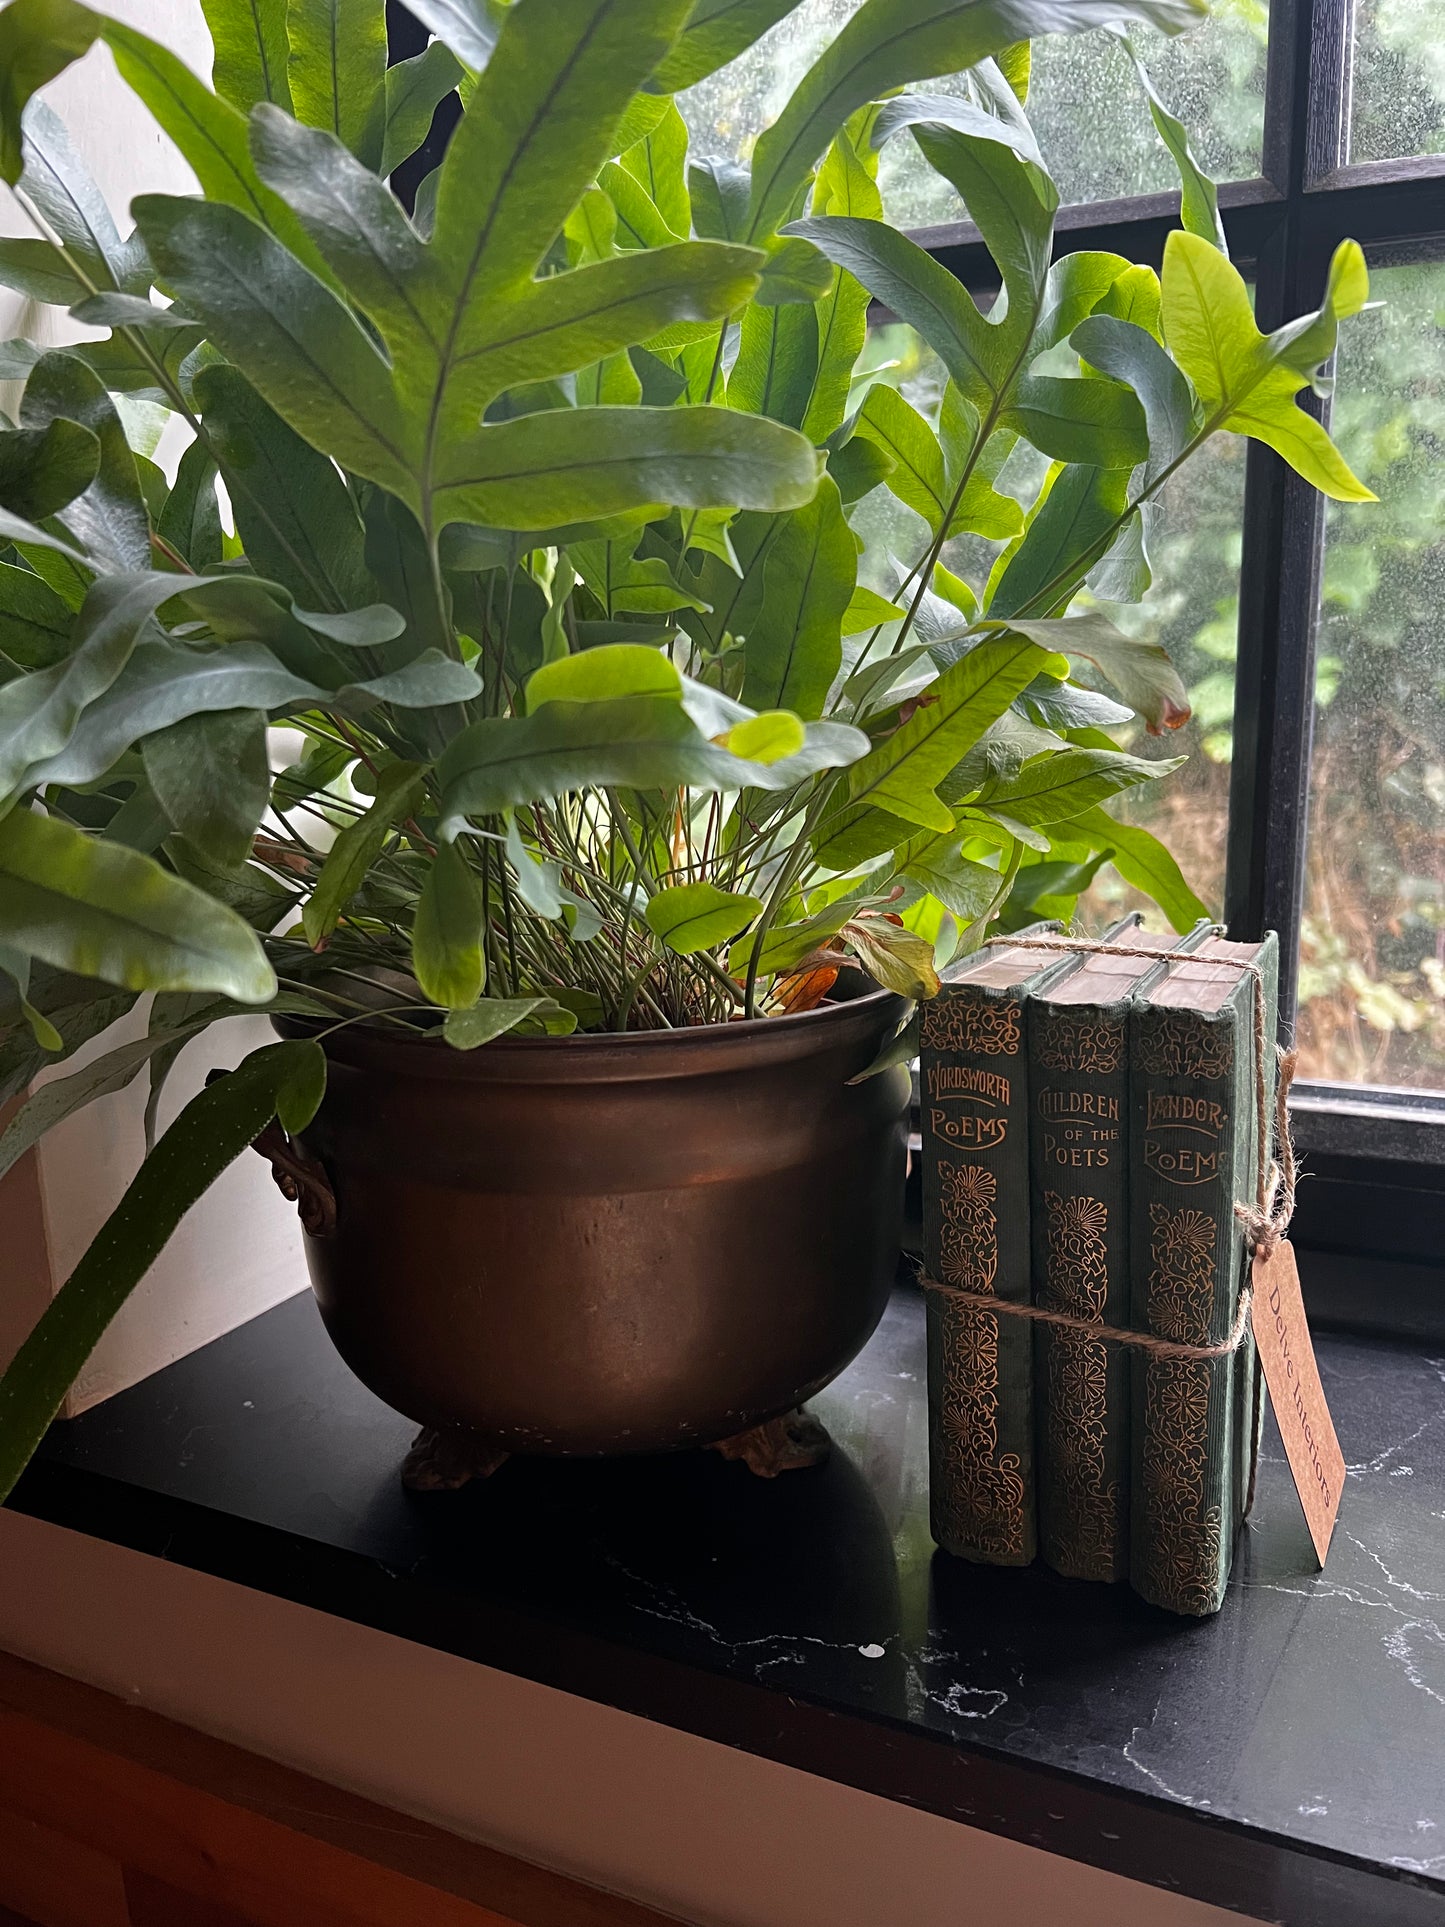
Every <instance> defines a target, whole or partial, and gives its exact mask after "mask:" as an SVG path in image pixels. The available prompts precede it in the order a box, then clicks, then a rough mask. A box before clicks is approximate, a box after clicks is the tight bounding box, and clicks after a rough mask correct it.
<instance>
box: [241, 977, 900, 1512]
mask: <svg viewBox="0 0 1445 1927" xmlns="http://www.w3.org/2000/svg"><path fill="white" fill-rule="evenodd" d="M902 1013H903V1005H902V1003H901V1001H900V999H898V998H897V997H894V996H891V995H889V994H888V993H886V992H876V993H873V994H870V995H867V996H864V997H860V998H857V999H856V1000H853V1001H851V1002H846V1003H841V1004H837V1005H832V1006H824V1007H822V1008H820V1009H818V1010H816V1011H811V1012H808V1013H807V1014H805V1015H802V1016H797V1017H783V1018H773V1019H768V1020H764V1021H760V1022H756V1023H737V1024H728V1025H722V1026H716V1027H706V1028H703V1027H700V1028H697V1029H693V1030H681V1031H660V1032H643V1033H639V1034H635V1035H625V1036H617V1035H612V1036H606V1035H603V1036H583V1037H570V1038H535V1039H531V1038H528V1039H515V1040H513V1039H501V1040H498V1041H497V1042H495V1043H492V1044H488V1045H486V1046H485V1047H484V1048H482V1049H480V1050H478V1051H475V1052H472V1053H469V1054H466V1055H463V1054H462V1053H460V1052H457V1051H453V1050H450V1049H448V1048H447V1047H446V1046H445V1045H443V1044H442V1043H440V1041H435V1042H433V1041H432V1040H426V1041H418V1042H411V1041H410V1040H406V1039H393V1038H390V1037H387V1036H384V1035H382V1034H379V1033H377V1032H372V1033H370V1034H367V1033H366V1032H364V1031H362V1030H361V1029H359V1028H356V1029H351V1030H345V1031H341V1032H338V1033H336V1034H334V1035H333V1036H332V1037H330V1038H328V1039H327V1042H326V1051H327V1058H328V1062H329V1075H328V1082H327V1091H326V1098H325V1101H324V1103H323V1104H322V1106H321V1109H320V1111H319V1112H318V1114H317V1116H316V1118H315V1119H314V1121H313V1122H312V1123H311V1125H310V1126H308V1128H307V1130H306V1132H305V1133H304V1135H303V1137H302V1138H301V1139H300V1140H298V1141H297V1143H296V1144H295V1145H292V1146H289V1147H288V1146H286V1145H285V1144H284V1141H282V1142H279V1143H278V1141H277V1139H276V1138H275V1136H274V1134H273V1136H272V1139H271V1141H270V1142H269V1143H268V1144H266V1145H264V1146H258V1148H265V1149H267V1150H268V1151H269V1152H271V1153H272V1155H273V1162H274V1163H275V1165H276V1169H277V1177H278V1179H279V1180H281V1181H282V1183H283V1187H284V1188H286V1189H288V1191H289V1193H290V1195H293V1196H294V1195H296V1193H297V1190H298V1189H299V1191H300V1194H301V1203H302V1216H303V1221H304V1222H305V1223H306V1224H307V1226H308V1233H307V1237H306V1258H307V1263H308V1265H309V1267H310V1272H311V1282H312V1286H313V1288H314V1290H315V1293H316V1298H317V1302H318V1304H319V1305H320V1308H321V1314H322V1317H323V1318H324V1320H325V1322H326V1326H327V1330H328V1331H329V1332H330V1334H331V1337H332V1339H333V1341H334V1342H335V1345H336V1348H337V1350H338V1351H339V1352H340V1353H341V1355H342V1357H343V1358H344V1359H345V1360H346V1362H347V1364H348V1365H349V1366H350V1367H351V1369H352V1370H353V1371H354V1372H355V1373H356V1375H357V1377H358V1378H360V1379H361V1380H362V1381H363V1383H365V1384H366V1385H368V1386H369V1387H370V1388H371V1390H372V1391H374V1392H375V1393H377V1395H378V1396H379V1397H380V1398H383V1399H384V1400H385V1401H386V1402H387V1404H389V1405H391V1406H394V1407H395V1408H396V1410H398V1411H400V1412H404V1413H405V1414H407V1415H408V1416H409V1417H411V1418H414V1419H416V1420H418V1421H419V1422H420V1423H422V1424H423V1425H426V1426H428V1427H435V1428H438V1429H439V1430H441V1431H442V1432H443V1433H450V1432H451V1431H452V1430H453V1429H454V1428H461V1431H462V1432H463V1433H464V1434H468V1435H470V1436H471V1439H472V1441H473V1442H474V1444H475V1446H476V1448H477V1455H476V1456H477V1458H478V1459H479V1460H480V1461H481V1464H479V1465H476V1466H473V1467H471V1468H470V1469H473V1470H475V1469H485V1461H486V1459H487V1458H488V1457H489V1456H491V1457H493V1458H494V1459H495V1458H499V1457H500V1456H501V1455H503V1454H507V1453H515V1452H521V1453H542V1454H556V1455H565V1454H610V1453H626V1452H647V1451H658V1450H664V1449H668V1448H672V1447H678V1446H687V1445H703V1444H710V1443H714V1442H717V1441H720V1440H726V1439H730V1438H732V1437H734V1436H735V1435H737V1434H739V1433H743V1432H746V1431H748V1430H749V1429H750V1428H752V1427H755V1426H759V1425H763V1424H765V1423H766V1422H767V1421H770V1420H773V1419H776V1418H778V1417H779V1416H780V1415H782V1414H784V1413H788V1412H790V1411H791V1410H792V1409H793V1408H794V1407H796V1406H797V1405H798V1404H799V1402H800V1401H801V1400H803V1399H805V1398H807V1397H808V1396H809V1395H810V1394H811V1393H813V1392H816V1391H818V1390H820V1389H821V1388H822V1387H823V1386H824V1385H826V1384H827V1383H828V1382H829V1381H830V1380H831V1379H833V1378H834V1377H836V1376H837V1374H838V1373H839V1372H840V1371H842V1370H843V1368H844V1367H845V1366H846V1365H847V1364H849V1363H850V1362H851V1360H852V1359H853V1358H854V1357H855V1356H856V1355H857V1353H858V1352H859V1351H860V1350H861V1349H862V1347H863V1345H864V1344H866V1342H867V1340H868V1339H869V1337H870V1336H871V1335H872V1333H873V1330H874V1328H875V1326H876V1325H877V1323H878V1320H879V1318H880V1317H881V1316H882V1312H883V1308H884V1305H885V1303H886V1301H887V1298H888V1292H889V1287H890V1284H891V1282H892V1279H893V1275H894V1269H895V1265H896V1262H897V1256H898V1250H899V1240H900V1234H901V1218H902V1206H903V1175H904V1159H905V1115H906V1110H907V1104H908V1075H907V1072H906V1071H904V1070H902V1069H895V1070H892V1071H889V1072H885V1073H884V1074H882V1075H880V1076H877V1077H874V1078H871V1079H869V1080H868V1081H867V1082H866V1083H863V1084H860V1085H855V1086H849V1084H848V1082H847V1080H848V1078H849V1077H851V1076H852V1075H853V1074H854V1073H855V1072H857V1071H859V1070H861V1069H862V1068H863V1067H864V1066H865V1065H866V1064H867V1063H869V1061H870V1060H871V1059H872V1058H873V1057H874V1056H875V1055H876V1054H877V1052H878V1050H879V1049H880V1048H881V1047H882V1045H883V1044H884V1043H885V1042H886V1041H887V1039H888V1037H889V1036H890V1035H891V1034H892V1032H893V1030H894V1029H895V1028H896V1026H897V1024H898V1022H899V1020H900V1017H901V1016H902ZM281 1027H282V1028H284V1029H286V1030H287V1031H288V1032H295V1031H298V1030H299V1029H301V1026H297V1025H293V1024H291V1023H287V1024H285V1025H284V1026H281ZM421 1482H423V1483H459V1482H460V1480H459V1479H451V1478H446V1477H433V1478H430V1479H424V1480H422V1481H421Z"/></svg>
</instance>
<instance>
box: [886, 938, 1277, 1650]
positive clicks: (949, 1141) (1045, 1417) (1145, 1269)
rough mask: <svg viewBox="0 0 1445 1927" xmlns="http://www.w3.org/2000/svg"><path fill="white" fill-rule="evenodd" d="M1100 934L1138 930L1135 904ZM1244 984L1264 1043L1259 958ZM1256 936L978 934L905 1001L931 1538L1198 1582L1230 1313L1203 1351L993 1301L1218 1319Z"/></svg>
mask: <svg viewBox="0 0 1445 1927" xmlns="http://www.w3.org/2000/svg"><path fill="white" fill-rule="evenodd" d="M1104 941H1107V942H1108V943H1109V944H1110V945H1111V946H1112V947H1113V949H1114V950H1117V949H1118V948H1121V947H1122V948H1123V949H1125V950H1131V949H1132V950H1140V951H1149V950H1155V949H1158V948H1160V947H1161V939H1159V938H1158V937H1155V936H1151V935H1149V934H1147V933H1145V932H1143V931H1141V930H1139V929H1138V927H1137V921H1136V920H1130V921H1129V922H1128V923H1127V924H1126V925H1125V926H1122V927H1116V928H1115V929H1114V930H1112V931H1109V932H1108V933H1106V938H1105V939H1104ZM1256 971H1258V972H1259V973H1261V975H1262V978H1263V987H1264V1010H1265V1026H1264V1036H1263V1039H1262V1042H1263V1047H1264V1048H1263V1054H1262V1058H1261V1056H1260V1054H1259V1053H1258V1049H1257V1046H1258V1043H1259V1042H1260V1041H1261V1040H1257V1038H1256V1034H1255V1031H1256V1026H1255V998H1256V982H1255V972H1256ZM1277 972H1278V946H1277V944H1276V941H1275V938H1274V937H1273V935H1269V936H1266V937H1265V938H1264V940H1263V941H1262V942H1260V943H1250V944H1241V943H1230V942H1227V941H1226V940H1225V939H1223V938H1221V937H1219V936H1216V935H1213V934H1211V932H1210V928H1209V926H1208V925H1201V926H1200V927H1199V928H1198V929H1196V930H1194V931H1191V932H1190V933H1189V934H1188V935H1186V936H1184V937H1182V938H1179V939H1178V940H1176V941H1175V943H1174V944H1173V946H1172V955H1171V956H1169V957H1168V958H1163V959H1161V958H1158V957H1155V956H1150V955H1137V956H1130V955H1119V954H1113V953H1112V952H1111V951H1104V952H1090V951H1088V950H1084V949H1074V948H1070V947H1068V946H1066V945H1064V944H1060V945H1059V946H1058V947H1057V948H1048V947H1045V948H1041V947H1038V945H1037V943H1034V944H1030V945H1029V946H1027V947H1025V946H1019V947H1012V946H1010V945H1008V944H1006V943H999V944H995V945H992V946H990V947H989V948H988V949H986V950H984V951H982V952H980V953H978V954H977V955H976V956H974V957H972V958H970V959H968V960H967V961H966V962H965V963H963V964H962V965H960V966H959V967H957V968H956V969H954V970H952V971H950V972H948V973H947V974H946V976H945V981H944V986H943V989H942V991H941V992H940V994H939V996H938V997H937V998H936V999H934V1000H933V1001H932V1002H931V1003H930V1004H928V1005H927V1006H925V1009H924V1016H923V1039H922V1057H921V1063H920V1081H921V1095H922V1139H923V1198H924V1211H923V1222H924V1268H925V1272H926V1274H927V1277H928V1280H929V1283H930V1288H929V1290H928V1292H927V1300H928V1380H929V1417H930V1434H929V1440H930V1465H931V1494H932V1523H933V1534H934V1538H935V1539H936V1540H937V1541H938V1543H939V1545H940V1546H941V1547H942V1548H943V1549H944V1550H945V1551H946V1552H950V1553H954V1554H957V1555H958V1556H960V1557H962V1558H966V1559H976V1560H983V1561H986V1562H989V1563H991V1564H999V1565H1027V1564H1028V1563H1029V1562H1030V1561H1031V1560H1032V1559H1034V1558H1035V1556H1042V1558H1043V1559H1044V1560H1045V1562H1046V1563H1047V1564H1049V1565H1051V1566H1052V1567H1054V1568H1055V1570H1057V1571H1058V1572H1061V1573H1064V1574H1066V1575H1068V1576H1069V1577H1071V1578H1078V1579H1095V1580H1105V1581H1122V1580H1126V1579H1127V1580H1129V1581H1130V1582H1131V1583H1132V1585H1133V1586H1134V1588H1135V1590H1136V1591H1138V1592H1139V1593H1141V1594H1142V1595H1143V1596H1144V1597H1145V1598H1146V1599H1149V1600H1152V1601H1153V1602H1154V1603H1155V1604H1157V1605H1160V1606H1165V1607H1168V1608H1169V1609H1170V1610H1172V1611H1175V1612H1181V1613H1194V1614H1205V1613H1211V1612H1215V1611H1217V1610H1218V1608H1219V1605H1220V1603H1221V1602H1222V1600H1223V1597H1224V1588H1225V1585H1226V1583H1227V1582H1228V1578H1229V1567H1230V1562H1231V1558H1232V1555H1233V1547H1234V1541H1235V1538H1236V1535H1237V1530H1238V1526H1239V1523H1240V1520H1241V1519H1242V1517H1243V1515H1244V1510H1245V1506H1246V1504H1247V1500H1248V1494H1249V1490H1250V1485H1251V1480H1252V1473H1253V1465H1254V1458H1255V1454H1256V1452H1257V1450H1258V1427H1259V1415H1260V1409H1261V1401H1260V1397H1259V1367H1258V1362H1257V1359H1256V1356H1255V1352H1254V1346H1253V1341H1252V1339H1251V1338H1250V1337H1249V1336H1248V1334H1247V1333H1246V1336H1245V1338H1244V1340H1243V1341H1242V1343H1241V1344H1240V1346H1239V1347H1238V1349H1237V1350H1235V1351H1233V1352H1228V1353H1225V1354H1224V1355H1222V1356H1220V1357H1217V1358H1211V1359H1199V1358H1190V1357H1180V1356H1175V1355H1170V1354H1163V1355H1159V1354H1155V1353H1152V1352H1147V1351H1144V1350H1142V1349H1140V1348H1138V1347H1136V1346H1132V1345H1123V1344H1120V1343H1118V1342H1117V1341H1113V1340H1110V1339H1108V1338H1106V1337H1103V1336H1096V1335H1095V1333H1094V1331H1093V1330H1091V1329H1079V1328H1076V1327H1074V1326H1072V1325H1059V1324H1056V1323H1050V1322H1047V1321H1045V1320H1043V1319H1035V1318H1029V1317H1019V1316H1016V1315H1010V1314H1006V1313H999V1312H995V1311H992V1310H990V1309H989V1306H988V1302H987V1301H988V1300H989V1299H990V1298H997V1299H999V1300H1002V1301H1010V1302H1013V1303H1015V1304H1019V1305H1030V1304H1031V1305H1034V1306H1036V1307H1038V1308H1040V1309H1044V1310H1048V1311H1051V1312H1056V1313H1062V1314H1064V1315H1065V1316H1067V1317H1069V1318H1074V1319H1079V1320H1082V1321H1085V1322H1086V1323H1087V1325H1088V1326H1090V1327H1093V1326H1109V1325H1114V1326H1132V1327H1133V1328H1134V1329H1136V1330H1138V1331H1141V1332H1149V1333H1152V1334H1154V1335H1155V1336H1156V1337H1159V1338H1163V1339H1166V1340H1169V1341H1171V1342H1173V1343H1176V1344H1184V1345H1191V1346H1192V1345H1199V1346H1205V1345H1214V1344H1218V1343H1221V1342H1223V1341H1225V1340H1227V1339H1228V1337H1229V1336H1230V1333H1231V1329H1232V1327H1233V1325H1234V1322H1235V1317H1236V1312H1237V1309H1238V1305H1239V1294H1240V1291H1241V1289H1242V1286H1243V1284H1244V1280H1245V1275H1246V1269H1247V1254H1246V1251H1245V1245H1244V1235H1243V1231H1242V1229H1241V1227H1240V1225H1239V1223H1238V1221H1237V1219H1236V1217H1235V1212H1234V1205H1235V1202H1236V1200H1241V1201H1246V1202H1250V1201H1252V1200H1253V1199H1254V1196H1255V1190H1256V1182H1257V1175H1258V1169H1259V1160H1260V1158H1261V1156H1262V1155H1267V1149H1268V1147H1267V1146H1262V1145H1261V1144H1260V1143H1259V1133H1258V1128H1257V1122H1256V1118H1257V1096H1258V1078H1259V1077H1260V1076H1261V1075H1263V1076H1264V1077H1265V1078H1266V1080H1267V1082H1268V1085H1269V1090H1268V1091H1267V1097H1268V1098H1269V1099H1270V1101H1271V1103H1272V1095H1273V1063H1274V1028H1275V998H1276V982H1277Z"/></svg>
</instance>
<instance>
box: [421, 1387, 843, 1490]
mask: <svg viewBox="0 0 1445 1927" xmlns="http://www.w3.org/2000/svg"><path fill="white" fill-rule="evenodd" d="M832 1449H833V1441H832V1439H830V1438H829V1436H828V1431H827V1428H826V1426H824V1425H823V1424H822V1423H821V1422H820V1421H819V1420H818V1419H815V1418H814V1417H813V1415H812V1413H811V1412H808V1411H805V1410H804V1409H803V1408H802V1407H801V1406H799V1408H798V1410H797V1411H796V1412H786V1413H784V1415H783V1417H782V1418H774V1419H769V1420H768V1421H767V1423H766V1424H765V1425H754V1426H753V1427H752V1428H751V1430H749V1431H746V1432H738V1433H736V1434H734V1436H733V1437H732V1438H730V1439H719V1440H718V1442H717V1443H716V1444H715V1445H711V1446H709V1447H708V1448H707V1450H708V1451H710V1452H716V1453H718V1454H719V1455H720V1456H721V1457H722V1458H725V1459H736V1460H739V1461H740V1462H741V1463H742V1464H743V1465H745V1466H746V1467H747V1468H748V1470H749V1471H750V1472H752V1473H755V1474H756V1475H757V1477H758V1478H760V1479H775V1478H777V1476H778V1474H779V1473H780V1472H800V1471H802V1470H803V1469H804V1468H805V1467H806V1466H810V1465H821V1464H822V1463H823V1461H824V1460H825V1459H826V1458H827V1456H828V1454H829V1453H830V1452H831V1451H832ZM511 1456H512V1455H511V1453H510V1452H503V1451H502V1450H501V1449H500V1448H499V1447H498V1446H495V1445H488V1444H487V1443H486V1441H485V1440H484V1439H481V1438H479V1437H478V1436H477V1434H476V1433H475V1432H468V1431H466V1430H464V1429H463V1428H462V1427H461V1426H457V1425H446V1426H440V1425H424V1426H423V1427H422V1429H421V1430H420V1431H419V1432H418V1433H417V1435H416V1437H415V1439H414V1440H413V1441H412V1446H411V1450H410V1451H409V1452H408V1453H407V1455H406V1457H405V1459H404V1460H403V1461H402V1467H401V1482H402V1484H403V1485H404V1486H405V1487H406V1488H407V1490H408V1491H409V1492H457V1491H460V1489H461V1488H462V1487H463V1486H464V1485H470V1484H471V1482H472V1480H473V1479H489V1478H490V1477H491V1476H492V1474H493V1473H494V1472H495V1471H496V1470H497V1468H498V1467H499V1466H501V1465H504V1464H505V1463H506V1461H507V1460H508V1459H509V1458H510V1457H511Z"/></svg>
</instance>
